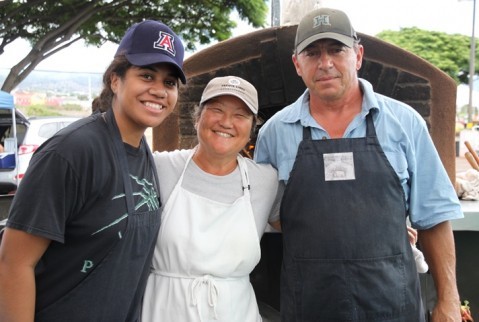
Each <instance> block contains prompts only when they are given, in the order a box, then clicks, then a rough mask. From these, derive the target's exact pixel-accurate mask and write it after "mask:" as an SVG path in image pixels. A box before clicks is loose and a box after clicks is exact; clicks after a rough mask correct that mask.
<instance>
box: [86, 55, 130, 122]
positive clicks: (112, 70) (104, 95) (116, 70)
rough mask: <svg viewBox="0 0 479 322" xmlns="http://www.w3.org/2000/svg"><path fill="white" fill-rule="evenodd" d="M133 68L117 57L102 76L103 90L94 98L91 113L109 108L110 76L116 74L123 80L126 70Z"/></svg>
mask: <svg viewBox="0 0 479 322" xmlns="http://www.w3.org/2000/svg"><path fill="white" fill-rule="evenodd" d="M131 66H133V65H132V64H131V63H130V62H129V61H128V60H127V59H126V57H125V56H124V55H120V56H117V57H115V58H114V59H113V61H112V62H111V63H110V66H108V68H107V69H106V71H105V73H104V74H103V89H102V91H101V93H100V96H98V97H96V98H95V99H94V100H93V102H92V104H91V109H92V113H102V112H106V111H107V110H108V109H110V108H111V102H112V100H113V91H112V90H111V76H112V75H113V74H116V75H117V76H118V77H120V78H121V79H124V78H125V75H126V72H127V70H128V69H129V68H130V67H131Z"/></svg>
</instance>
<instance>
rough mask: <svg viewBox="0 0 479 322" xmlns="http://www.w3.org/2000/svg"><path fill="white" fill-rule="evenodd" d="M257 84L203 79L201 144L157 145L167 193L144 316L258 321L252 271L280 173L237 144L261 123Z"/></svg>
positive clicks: (151, 318) (191, 320) (199, 121)
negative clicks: (250, 156)
mask: <svg viewBox="0 0 479 322" xmlns="http://www.w3.org/2000/svg"><path fill="white" fill-rule="evenodd" d="M257 112H258V98H257V93H256V89H255V88H254V87H253V85H251V84H250V83H248V82H247V81H245V80H244V79H241V78H239V77H232V76H228V77H219V78H215V79H213V80H211V81H210V82H209V83H208V85H207V86H206V88H205V90H204V92H203V96H202V98H201V101H200V106H199V109H198V111H197V114H196V130H197V138H198V145H197V146H196V147H195V148H194V149H192V150H181V151H174V152H170V153H166V152H165V153H155V154H154V159H155V163H156V167H157V170H158V175H159V176H160V177H161V199H162V200H164V201H165V204H164V205H163V213H162V225H161V227H160V233H159V236H158V241H157V244H156V248H155V254H154V258H153V263H152V271H151V273H150V277H149V279H148V284H147V288H146V292H145V298H144V304H143V310H142V311H143V312H142V321H143V322H153V321H188V322H196V321H198V322H199V321H211V320H215V321H223V322H252V321H254V322H256V321H261V317H260V315H259V312H258V305H257V302H256V297H255V294H254V290H253V287H252V285H251V283H250V281H249V274H250V273H251V271H252V270H253V268H254V267H255V266H256V264H257V263H258V262H259V259H260V257H261V252H260V245H259V241H260V239H261V236H262V234H263V232H264V230H265V227H266V224H267V222H268V221H270V222H271V223H273V224H275V223H276V221H277V220H278V218H277V217H274V216H270V210H271V207H272V204H273V202H274V199H275V196H276V191H277V186H278V181H277V175H276V171H275V170H274V169H273V168H272V167H271V166H269V165H259V164H256V163H255V162H253V161H252V160H250V159H246V158H243V157H242V156H241V155H240V151H241V150H242V149H243V148H244V147H245V145H246V144H247V142H248V141H249V138H250V135H251V133H252V131H253V128H254V125H255V123H256V114H257Z"/></svg>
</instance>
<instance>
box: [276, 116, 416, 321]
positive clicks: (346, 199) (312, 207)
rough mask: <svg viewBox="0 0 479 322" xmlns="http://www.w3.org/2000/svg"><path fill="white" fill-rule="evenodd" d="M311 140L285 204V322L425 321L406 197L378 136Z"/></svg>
mask: <svg viewBox="0 0 479 322" xmlns="http://www.w3.org/2000/svg"><path fill="white" fill-rule="evenodd" d="M366 124H367V130H366V137H365V138H342V139H329V140H312V139H311V129H310V128H309V127H308V128H303V141H302V142H301V143H300V144H299V147H298V153H297V156H296V160H295V163H294V166H293V169H292V171H291V174H290V178H289V180H288V184H287V186H286V190H285V193H284V197H283V200H282V203H281V210H280V216H281V226H282V230H283V266H282V274H281V275H282V276H281V316H282V321H285V322H293V321H312V322H321V321H324V322H332V321H365V322H366V321H367V322H372V321H388V322H400V321H401V322H420V321H424V314H423V312H422V306H421V298H420V288H419V279H418V273H417V270H416V266H415V262H414V258H413V256H412V251H411V245H410V244H409V241H408V237H407V236H408V235H407V230H406V216H407V211H406V206H405V196H404V192H403V189H402V187H401V184H400V181H399V178H398V176H397V174H396V173H395V171H394V169H393V168H392V167H391V165H390V164H389V161H388V160H387V158H386V155H385V154H384V152H383V150H382V148H381V146H380V145H379V142H378V140H377V137H376V131H375V128H374V123H373V121H372V115H371V113H369V114H368V115H367V116H366Z"/></svg>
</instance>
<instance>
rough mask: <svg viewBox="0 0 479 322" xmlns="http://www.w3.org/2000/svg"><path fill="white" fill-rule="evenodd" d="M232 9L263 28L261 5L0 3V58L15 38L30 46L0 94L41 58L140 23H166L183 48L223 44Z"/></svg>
mask: <svg viewBox="0 0 479 322" xmlns="http://www.w3.org/2000/svg"><path fill="white" fill-rule="evenodd" d="M233 10H237V12H238V14H239V16H240V18H241V19H243V20H247V21H248V22H249V23H251V24H252V25H253V26H254V27H262V26H263V25H264V24H265V18H266V13H267V6H266V3H265V0H238V1H233V0H89V1H84V0H23V1H18V0H17V1H12V0H6V1H0V55H1V54H2V53H3V52H4V49H5V47H6V46H7V45H9V44H11V43H12V42H13V41H14V40H16V39H19V38H23V39H26V40H28V41H29V42H30V44H31V47H32V49H31V51H30V52H29V53H28V54H27V55H26V56H24V57H23V58H21V60H20V61H19V63H18V64H16V65H15V66H13V67H12V68H11V70H10V73H9V74H8V76H7V78H6V79H5V81H4V83H3V85H2V88H1V89H2V90H3V91H6V92H10V91H11V90H12V89H13V88H15V87H16V86H17V85H18V84H20V82H21V81H23V80H24V79H25V78H26V77H27V76H28V74H29V73H30V72H31V71H32V70H33V69H34V68H35V67H36V66H37V65H38V64H39V63H40V62H41V61H42V60H43V59H45V58H47V57H49V56H51V55H53V54H55V53H56V52H58V51H60V50H62V49H63V48H66V47H68V46H70V45H71V44H73V43H74V42H76V41H78V40H80V39H83V40H84V41H85V43H86V44H87V45H95V46H98V47H99V46H101V45H102V44H103V43H105V42H106V41H112V42H116V43H118V42H119V41H120V39H121V37H122V36H123V34H124V33H125V31H126V29H127V28H128V27H129V26H130V25H132V24H133V23H135V22H138V21H141V20H144V19H154V20H160V21H163V22H165V23H166V24H168V26H170V27H171V28H172V29H173V30H174V31H175V32H176V33H177V34H178V35H180V36H181V37H182V39H183V40H184V41H185V44H186V47H187V48H188V49H194V48H195V43H199V44H207V43H209V42H211V41H213V40H218V41H221V40H225V39H228V38H229V37H231V32H232V30H233V28H234V27H236V23H235V22H234V21H232V20H231V19H230V13H231V12H232V11H233ZM72 63H74V62H72Z"/></svg>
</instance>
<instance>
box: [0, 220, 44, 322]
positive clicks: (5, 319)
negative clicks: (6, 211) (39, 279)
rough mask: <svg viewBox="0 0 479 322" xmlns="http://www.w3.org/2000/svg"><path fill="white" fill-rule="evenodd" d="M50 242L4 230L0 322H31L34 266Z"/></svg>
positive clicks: (0, 258)
mask: <svg viewBox="0 0 479 322" xmlns="http://www.w3.org/2000/svg"><path fill="white" fill-rule="evenodd" d="M49 244H50V240H49V239H46V238H42V237H38V236H34V235H31V234H28V233H26V232H23V231H20V230H16V229H12V228H8V227H7V228H6V229H5V231H4V234H3V238H2V241H1V244H0V321H2V322H17V321H22V322H27V321H33V320H34V315H35V266H36V264H37V262H38V260H39V259H40V257H41V256H42V255H43V253H44V252H45V250H46V249H47V247H48V245H49Z"/></svg>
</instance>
